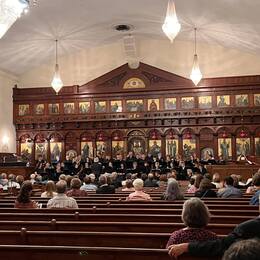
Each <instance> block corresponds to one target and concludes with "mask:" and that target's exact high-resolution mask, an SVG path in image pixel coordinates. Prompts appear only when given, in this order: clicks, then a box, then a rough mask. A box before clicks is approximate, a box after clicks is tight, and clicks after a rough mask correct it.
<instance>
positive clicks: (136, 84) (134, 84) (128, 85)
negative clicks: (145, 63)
mask: <svg viewBox="0 0 260 260" xmlns="http://www.w3.org/2000/svg"><path fill="white" fill-rule="evenodd" d="M123 88H124V89H133V88H145V84H144V82H143V81H142V80H141V79H139V78H130V79H128V80H127V81H126V82H125V84H124V86H123Z"/></svg>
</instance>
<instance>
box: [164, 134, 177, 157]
mask: <svg viewBox="0 0 260 260" xmlns="http://www.w3.org/2000/svg"><path fill="white" fill-rule="evenodd" d="M178 145H179V144H178V140H175V139H166V155H170V156H171V157H173V158H175V157H176V155H177V154H178Z"/></svg>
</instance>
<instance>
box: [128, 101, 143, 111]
mask: <svg viewBox="0 0 260 260" xmlns="http://www.w3.org/2000/svg"><path fill="white" fill-rule="evenodd" d="M126 110H127V112H142V111H143V110H144V102H143V100H141V99H140V100H127V101H126Z"/></svg>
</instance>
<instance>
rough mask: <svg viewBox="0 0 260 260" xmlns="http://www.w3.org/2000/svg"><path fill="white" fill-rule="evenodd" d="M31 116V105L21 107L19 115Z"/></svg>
mask: <svg viewBox="0 0 260 260" xmlns="http://www.w3.org/2000/svg"><path fill="white" fill-rule="evenodd" d="M29 114H30V105H29V104H26V105H19V110H18V115H19V116H27V115H29Z"/></svg>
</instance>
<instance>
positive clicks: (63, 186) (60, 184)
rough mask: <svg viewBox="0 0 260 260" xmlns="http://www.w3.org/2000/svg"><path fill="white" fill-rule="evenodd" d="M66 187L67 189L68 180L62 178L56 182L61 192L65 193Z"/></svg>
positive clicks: (58, 190) (57, 188)
mask: <svg viewBox="0 0 260 260" xmlns="http://www.w3.org/2000/svg"><path fill="white" fill-rule="evenodd" d="M66 189H67V183H66V181H63V180H61V181H58V182H57V183H56V190H57V192H58V193H60V194H62V193H65V191H66Z"/></svg>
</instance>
